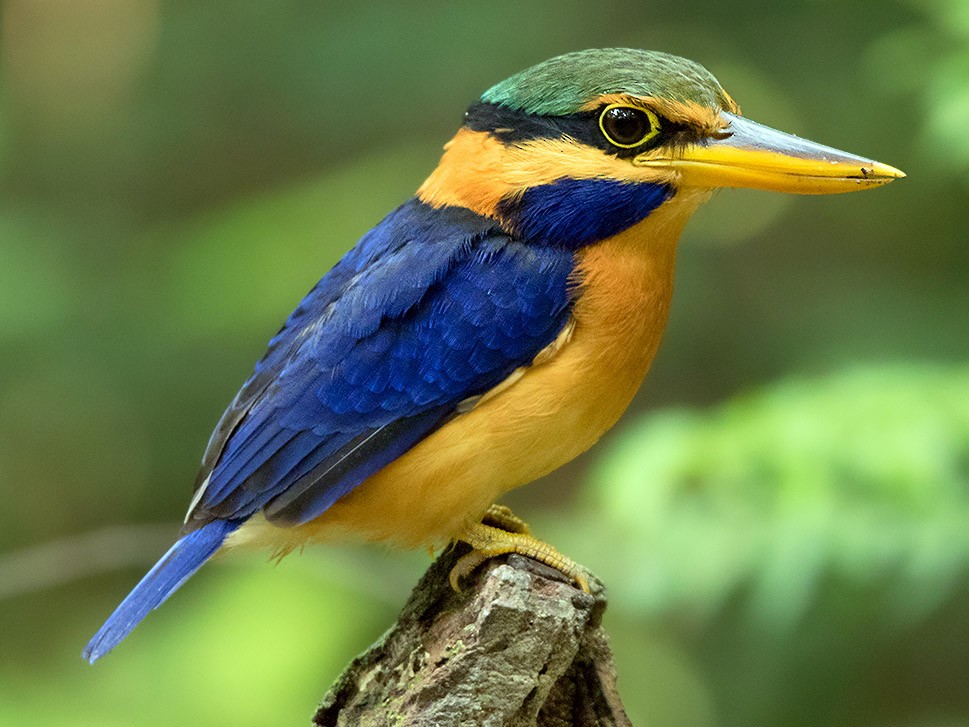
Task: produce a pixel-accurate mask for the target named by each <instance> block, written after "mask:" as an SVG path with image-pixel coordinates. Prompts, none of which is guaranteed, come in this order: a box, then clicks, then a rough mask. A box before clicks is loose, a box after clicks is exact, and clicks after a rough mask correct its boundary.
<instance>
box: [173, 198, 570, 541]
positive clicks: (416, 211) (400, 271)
mask: <svg viewBox="0 0 969 727" xmlns="http://www.w3.org/2000/svg"><path fill="white" fill-rule="evenodd" d="M573 265H574V261H573V255H572V252H571V251H570V250H567V249H565V248H558V247H554V246H549V245H529V244H527V243H526V242H523V241H521V240H515V239H513V238H511V237H509V236H508V235H507V233H505V232H503V231H502V230H501V229H500V228H498V227H497V226H496V225H495V223H494V221H493V220H489V219H487V218H484V217H481V216H479V215H476V214H474V213H473V212H470V211H469V210H466V209H461V208H453V207H451V208H442V209H434V208H431V207H429V206H427V205H425V204H423V203H422V202H420V201H418V200H416V199H415V200H411V201H410V202H408V203H407V204H405V205H403V206H402V207H400V208H399V209H397V210H396V211H395V212H393V213H391V214H390V215H389V216H388V217H387V218H386V219H385V220H384V221H383V222H382V223H381V224H380V225H378V226H377V227H375V228H374V229H373V230H372V231H371V232H370V233H368V234H367V235H366V236H365V237H364V238H363V239H362V240H361V241H360V243H359V244H358V245H357V246H356V247H355V248H354V249H353V250H351V251H350V252H349V253H348V254H347V255H346V256H345V257H344V258H343V260H341V261H340V263H338V264H337V265H336V266H335V267H334V268H333V269H332V270H331V271H330V272H329V273H328V274H327V275H326V276H325V277H324V278H323V279H322V280H321V281H320V283H319V284H318V285H317V286H316V287H315V288H314V289H313V290H312V291H311V292H310V293H309V295H307V296H306V298H305V299H304V300H303V302H302V303H301V304H300V306H299V307H298V308H297V309H296V311H294V312H293V314H292V315H291V316H290V318H289V320H288V321H287V322H286V325H285V326H284V327H283V328H282V330H281V331H280V332H279V333H278V334H277V335H276V336H275V337H274V338H273V340H272V341H271V342H270V346H269V350H268V352H267V353H266V355H265V357H264V358H263V359H262V360H261V361H260V362H259V364H258V365H257V366H256V370H255V372H254V374H253V376H252V378H250V380H249V381H248V382H246V384H245V385H244V386H243V388H242V390H241V391H240V392H239V394H238V396H237V397H236V399H235V401H233V403H232V405H231V406H230V407H229V409H228V411H227V412H226V413H225V415H224V416H223V419H222V421H221V422H220V424H219V426H218V427H217V428H216V431H215V433H214V434H213V438H212V440H211V441H210V443H209V448H208V450H207V452H206V455H205V457H204V458H203V466H202V470H201V473H200V476H199V487H200V488H204V489H201V491H200V492H198V493H197V500H198V502H197V506H196V507H195V508H194V510H193V511H192V512H191V519H190V521H189V523H188V527H189V528H193V527H198V526H200V525H202V524H204V523H205V522H210V521H212V520H214V519H223V520H239V519H244V518H246V517H249V516H250V515H252V514H253V513H255V512H256V511H258V510H260V509H261V510H263V511H264V512H265V514H266V516H267V517H268V518H269V519H271V520H276V521H279V522H285V523H301V522H306V521H308V520H311V519H313V518H315V517H317V516H319V515H320V514H321V513H323V512H324V511H325V510H326V509H327V508H328V507H329V506H330V505H332V504H333V502H335V501H336V500H337V498H339V497H340V496H342V495H344V494H346V493H347V492H349V491H350V490H351V489H353V488H354V487H355V486H356V485H358V484H359V483H360V482H362V481H363V480H364V479H366V478H367V477H368V476H370V475H371V474H373V473H374V472H376V471H378V470H379V469H381V468H382V467H384V466H385V465H386V464H388V463H389V462H391V461H393V460H394V459H395V458H397V457H399V456H400V455H401V454H403V453H404V452H406V451H407V450H408V449H410V448H411V447H412V446H414V445H415V444H416V443H417V442H419V441H420V440H421V439H422V438H423V437H425V436H427V435H428V434H429V433H430V432H432V431H433V430H434V429H436V428H437V427H439V426H441V425H442V423H444V422H446V421H447V419H448V418H449V417H451V416H452V415H453V414H454V412H455V409H456V407H457V405H458V404H459V403H460V402H461V401H463V400H465V399H467V398H469V397H473V396H476V395H480V394H483V393H485V392H487V391H488V390H489V389H491V388H493V387H494V386H496V385H497V384H498V383H500V382H501V381H502V380H503V379H504V378H505V377H507V376H508V375H509V374H510V373H511V372H512V371H514V370H515V369H516V368H518V367H519V366H524V365H527V364H529V363H530V362H531V361H532V359H533V358H534V357H535V355H536V354H537V353H538V352H539V351H541V350H542V349H543V348H544V347H545V346H547V345H548V344H549V343H551V342H552V341H553V340H554V339H555V337H556V336H557V335H558V333H559V332H560V331H561V330H562V328H563V326H564V325H565V323H566V322H567V319H568V316H569V309H570V285H569V276H570V274H571V273H572V270H573ZM401 486H402V487H405V486H406V483H401Z"/></svg>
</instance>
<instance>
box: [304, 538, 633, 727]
mask: <svg viewBox="0 0 969 727" xmlns="http://www.w3.org/2000/svg"><path fill="white" fill-rule="evenodd" d="M462 552H464V551H462V550H457V551H456V552H455V551H452V552H448V553H445V554H444V555H442V556H441V557H440V558H439V559H438V560H437V561H436V562H435V563H434V564H433V565H432V566H431V567H430V569H429V570H428V571H427V573H426V574H425V575H424V577H423V578H422V579H421V581H420V583H418V585H417V587H416V588H415V589H414V592H413V593H412V594H411V597H410V599H409V600H408V602H407V604H406V605H405V606H404V609H403V611H402V612H401V614H400V617H399V618H398V620H397V623H396V624H395V625H394V626H393V627H392V628H391V629H390V630H389V631H388V632H387V633H386V634H384V636H383V637H381V639H380V640H379V641H378V642H377V643H375V644H374V645H373V646H372V647H371V648H370V649H369V650H368V651H367V652H366V653H364V654H363V655H361V656H359V657H357V659H355V660H354V661H353V662H352V663H351V664H350V665H349V666H348V667H347V669H346V671H344V673H343V675H342V676H341V677H340V678H339V679H338V680H337V681H336V683H335V684H334V685H333V687H332V688H331V689H330V691H329V692H328V693H327V694H326V696H325V697H324V698H323V702H322V704H321V705H320V708H319V710H318V711H317V713H316V715H315V716H314V719H313V723H314V724H315V725H318V726H320V727H324V726H325V727H330V726H331V725H364V726H366V725H381V726H383V725H430V726H433V727H448V726H450V725H513V726H514V727H525V726H526V725H528V726H531V725H539V726H541V727H560V726H561V727H565V726H566V725H579V726H580V727H586V726H592V725H610V726H612V725H615V726H619V725H628V724H630V723H629V719H628V717H627V716H626V713H625V711H624V710H623V707H622V703H621V701H620V699H619V695H618V692H617V691H616V673H615V669H614V668H613V663H612V652H611V651H610V648H609V642H608V639H607V637H606V634H605V633H604V632H603V630H602V627H601V625H600V622H601V619H602V613H603V611H604V610H605V606H606V599H605V590H604V588H603V587H602V584H601V583H600V582H599V581H598V580H597V579H596V578H594V577H592V578H591V579H590V584H591V589H592V595H589V594H586V593H583V592H582V591H580V590H578V589H577V588H575V587H574V586H573V585H571V584H569V583H565V582H563V579H562V577H561V575H560V574H559V573H558V572H557V571H552V570H551V569H549V568H546V567H545V566H542V565H540V564H538V563H535V562H534V561H531V560H528V559H526V558H521V557H519V556H510V557H508V558H499V559H494V560H492V561H489V562H488V563H486V564H485V565H483V566H482V567H481V568H480V569H479V571H478V572H477V573H476V574H475V576H474V577H472V578H470V579H469V580H468V582H466V583H465V584H464V590H463V591H462V592H461V593H455V592H454V591H453V590H452V589H451V587H450V585H449V584H448V580H447V576H448V573H449V572H450V569H451V567H452V566H453V565H454V562H455V561H456V559H457V557H459V556H460V555H461V553H462Z"/></svg>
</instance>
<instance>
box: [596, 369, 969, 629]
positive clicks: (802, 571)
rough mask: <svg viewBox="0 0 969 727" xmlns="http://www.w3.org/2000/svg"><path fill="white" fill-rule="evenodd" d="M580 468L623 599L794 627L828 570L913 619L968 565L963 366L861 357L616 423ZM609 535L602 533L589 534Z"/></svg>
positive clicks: (968, 400) (903, 619)
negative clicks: (732, 395)
mask: <svg viewBox="0 0 969 727" xmlns="http://www.w3.org/2000/svg"><path fill="white" fill-rule="evenodd" d="M591 480H592V481H594V482H595V487H594V488H593V489H590V491H589V493H590V497H591V498H592V499H593V502H592V503H591V504H590V506H591V507H594V508H596V509H599V510H601V512H602V521H603V522H604V523H605V524H606V525H607V527H609V528H610V531H611V532H616V533H618V535H619V538H620V539H621V540H622V541H623V542H624V543H625V546H624V547H623V548H622V549H621V550H620V551H619V552H618V553H612V555H611V557H610V558H608V559H603V562H605V563H606V565H605V566H604V567H605V568H607V569H608V570H609V572H611V573H612V574H613V577H614V578H615V579H617V580H619V579H621V580H622V582H623V585H624V588H623V589H622V591H621V593H618V594H617V595H616V599H617V602H619V603H622V604H623V607H624V608H635V609H638V610H641V611H643V612H645V613H650V614H653V615H656V614H672V613H679V614H691V613H692V615H693V616H694V617H696V618H701V619H709V618H711V617H712V616H714V615H715V614H716V613H717V612H719V611H721V610H722V609H724V608H725V607H726V606H727V605H728V604H730V603H731V599H732V598H734V597H736V596H737V595H738V594H741V593H742V594H744V595H743V598H744V600H745V602H746V605H747V607H748V608H750V609H751V614H750V617H751V618H752V619H755V620H757V621H759V622H761V623H763V624H765V625H773V626H776V627H783V628H791V627H795V626H796V625H797V623H798V622H799V621H800V619H801V618H803V616H804V614H805V612H806V611H807V610H808V609H809V608H810V606H811V605H812V603H813V602H815V601H816V599H817V598H818V597H819V592H820V590H821V588H822V587H823V586H824V585H825V584H826V583H828V582H830V581H835V582H839V583H841V584H852V587H855V588H864V589H873V590H876V591H878V592H879V593H880V594H881V598H882V604H881V605H882V612H883V614H884V615H885V616H889V617H891V618H892V619H893V622H894V623H896V624H898V625H901V624H903V623H908V622H911V621H919V620H922V619H924V618H926V616H927V615H928V614H930V613H931V612H933V610H935V609H937V608H938V607H939V605H940V603H942V602H944V601H945V600H946V599H947V598H950V597H951V596H952V594H953V591H954V590H955V589H956V588H957V587H958V586H960V585H961V584H962V582H963V580H964V578H965V576H966V575H967V574H969V531H967V530H966V527H965V524H966V523H967V522H969V370H967V369H962V368H960V369H949V370H947V369H940V368H925V367H921V368H920V367H898V368H876V369H859V370H855V371H853V372H850V373H847V374H843V375H841V376H838V377H835V378H832V379H829V380H823V381H819V382H809V381H804V380H799V381H792V382H789V383H785V384H783V385H779V386H775V387H772V388H770V389H765V390H763V391H761V392H758V393H756V394H751V395H749V396H746V397H742V398H740V399H737V400H734V401H731V402H729V403H727V404H724V405H723V406H721V407H718V408H717V409H715V410H713V411H671V412H665V413H660V414H657V415H654V416H651V417H648V418H647V419H646V420H645V421H643V422H641V423H639V424H638V425H636V426H635V427H631V428H629V429H627V430H626V431H625V432H624V433H623V435H622V436H621V437H620V438H619V440H618V441H617V442H614V443H613V445H612V446H611V448H610V450H609V451H608V452H607V454H606V456H605V458H604V460H603V463H602V465H601V466H600V467H599V468H598V470H597V472H595V473H594V474H593V475H592V477H591ZM599 542H600V543H603V544H605V543H606V542H608V539H599Z"/></svg>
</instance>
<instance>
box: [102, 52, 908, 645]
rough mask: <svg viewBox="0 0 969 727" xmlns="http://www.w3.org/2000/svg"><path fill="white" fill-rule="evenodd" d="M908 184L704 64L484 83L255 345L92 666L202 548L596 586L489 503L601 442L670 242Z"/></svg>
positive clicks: (646, 362)
mask: <svg viewBox="0 0 969 727" xmlns="http://www.w3.org/2000/svg"><path fill="white" fill-rule="evenodd" d="M903 176H905V175H904V174H903V173H902V172H901V171H899V170H898V169H895V168H894V167H891V166H888V165H886V164H881V163H878V162H875V161H872V160H870V159H868V158H867V157H858V156H854V155H852V154H847V153H845V152H841V151H838V150H836V149H832V148H830V147H826V146H821V145H819V144H815V143H813V142H810V141H807V140H804V139H800V138H798V137H796V136H791V135H788V134H785V133H782V132H779V131H775V130H773V129H771V128H769V127H766V126H762V125H760V124H757V123H755V122H753V121H750V120H749V119H747V118H745V117H743V116H742V115H741V112H740V109H739V107H738V106H737V104H736V103H735V102H734V101H733V99H732V98H731V97H730V96H729V95H728V94H727V92H726V91H724V90H723V88H722V87H721V86H720V84H719V83H718V82H717V80H716V79H715V78H714V77H713V75H711V74H710V72H709V71H707V70H706V69H705V68H703V67H702V66H700V65H699V64H697V63H695V62H693V61H690V60H687V59H684V58H679V57H676V56H672V55H668V54H665V53H659V52H653V51H645V50H637V49H629V48H611V49H592V50H583V51H578V52H573V53H568V54H565V55H561V56H558V57H555V58H552V59H550V60H547V61H544V62H542V63H539V64H538V65H536V66H533V67H531V68H529V69H527V70H525V71H522V72H520V73H518V74H516V75H514V76H511V77H510V78H508V79H506V80H504V81H502V82H501V83H499V84H497V85H495V86H493V87H492V88H490V89H489V90H487V91H485V93H484V94H483V95H482V96H481V97H480V98H479V99H478V100H477V101H475V102H474V103H472V104H471V106H470V107H469V108H468V109H467V111H466V112H465V114H464V120H463V123H462V125H461V127H460V128H459V129H458V131H457V133H456V135H455V136H454V137H453V138H452V139H451V141H449V142H448V143H447V145H446V146H445V147H444V154H443V156H442V157H441V160H440V163H439V164H438V166H437V168H436V169H434V171H433V172H432V173H431V175H430V176H429V177H428V178H427V180H426V181H425V182H424V183H423V184H422V185H421V186H420V188H419V189H418V190H417V193H416V195H415V196H414V197H413V198H411V199H410V200H408V201H406V202H404V203H403V204H402V205H401V206H400V207H398V208H397V209H396V210H394V211H393V212H391V213H390V214H389V215H387V217H385V218H384V219H383V220H382V221H381V222H379V223H378V224H377V225H376V226H375V227H374V228H373V229H372V230H370V231H369V232H368V233H367V234H365V235H364V236H363V237H362V238H361V239H360V241H359V242H358V243H357V244H356V246H354V247H353V248H352V249H351V250H350V251H349V252H348V253H347V254H346V255H345V256H344V257H343V258H342V259H341V260H340V261H339V262H338V263H337V264H336V265H335V266H334V267H333V268H332V269H331V270H330V271H329V272H328V273H326V275H324V276H323V278H322V279H321V280H320V282H319V283H318V284H317V285H316V286H315V287H314V288H313V289H312V290H311V291H310V292H309V293H308V294H307V295H306V297H305V298H304V299H303V300H302V302H301V303H300V304H299V306H298V307H297V308H296V310H295V311H293V313H292V314H291V315H290V316H289V318H288V319H287V321H286V323H285V324H284V325H283V327H282V328H281V329H280V331H279V332H278V333H277V334H276V336H275V337H274V338H272V340H271V341H270V342H269V347H268V350H267V351H266V353H265V355H264V356H263V357H262V359H261V360H260V361H259V362H258V363H257V364H256V366H255V370H254V372H253V374H252V375H251V377H250V378H249V379H248V380H247V381H246V382H245V384H244V385H243V386H242V388H241V390H240V391H239V393H238V394H237V395H236V397H235V399H233V401H232V403H231V404H230V405H229V407H228V409H227V410H226V411H225V413H224V414H223V416H222V419H221V420H220V421H219V423H218V425H217V426H216V428H215V431H214V433H213V434H212V437H211V439H210V440H209V443H208V447H207V449H206V451H205V454H204V456H203V459H202V465H201V469H200V472H199V475H198V478H197V481H196V485H195V491H194V497H192V500H191V504H190V506H189V509H188V514H187V515H186V517H185V524H184V528H183V533H182V535H181V537H180V538H179V539H178V541H177V542H176V543H175V544H174V545H173V546H172V548H171V549H170V550H169V551H168V552H167V553H166V554H165V555H164V556H163V557H162V558H161V560H159V561H158V563H157V564H156V565H155V566H154V567H153V568H152V569H151V570H150V571H149V572H148V574H147V575H146V576H145V577H144V578H143V579H142V580H141V582H139V583H138V585H137V586H135V588H134V590H132V591H131V593H130V594H129V595H128V596H127V597H126V598H125V599H124V601H122V603H121V604H120V605H119V606H118V607H117V609H116V610H115V611H114V613H113V614H112V615H111V616H110V617H109V618H108V620H107V621H106V622H105V624H104V625H103V626H102V627H101V629H100V630H99V631H98V632H97V634H96V635H95V636H94V637H93V638H92V639H91V641H90V642H89V643H88V645H87V647H86V648H85V649H84V654H83V655H84V657H85V658H86V659H87V660H89V661H90V662H91V663H93V662H95V661H96V660H97V659H99V658H100V657H102V656H103V655H104V654H106V653H107V652H109V651H110V650H111V649H113V648H114V647H115V646H117V645H118V643H120V642H121V641H122V640H123V639H124V638H125V637H127V636H128V634H129V633H130V632H131V630H132V629H133V628H134V627H135V626H136V625H137V624H138V623H139V622H140V621H141V620H142V619H143V618H144V617H145V616H146V615H147V614H148V613H149V612H150V611H151V610H153V609H155V608H157V607H158V606H159V605H160V604H161V603H162V602H163V601H164V600H165V599H166V598H168V596H169V595H171V594H172V592H174V591H175V590H176V589H177V588H178V587H179V586H180V585H181V584H182V583H184V582H185V580H186V579H188V578H189V577H190V576H191V575H192V574H193V573H195V571H196V570H198V568H199V567H200V566H201V565H202V564H203V563H205V561H207V560H208V559H209V558H210V557H212V556H213V555H214V554H215V553H216V552H217V551H219V550H220V549H223V548H229V547H233V546H237V545H244V544H255V545H260V544H262V545H268V546H270V547H272V548H274V549H275V551H276V552H277V553H281V554H284V553H286V552H288V551H290V550H292V549H294V548H297V547H299V546H301V545H303V544H305V543H311V542H327V541H334V540H345V539H357V540H365V541H383V542H388V543H392V544H395V545H398V546H403V547H419V546H427V547H430V548H436V547H440V546H442V545H446V544H448V543H450V542H454V541H463V542H465V543H468V544H469V545H470V546H471V548H472V550H471V551H470V552H469V553H468V554H467V555H465V556H463V557H462V558H461V559H460V560H459V561H458V564H457V565H456V566H455V568H454V570H453V571H452V573H451V581H452V585H455V586H457V584H458V582H459V580H460V579H461V578H463V577H465V576H466V575H468V574H469V573H471V571H472V570H473V569H474V568H475V567H477V566H478V565H479V564H480V563H482V562H483V561H484V560H485V559H487V558H490V557H494V556H496V555H500V554H504V553H512V552H514V553H520V554H523V555H526V556H529V557H531V558H535V559H537V560H539V561H542V562H544V563H546V564H548V565H551V566H553V567H555V568H557V569H559V570H560V571H562V572H563V573H564V574H565V575H566V576H568V577H569V578H571V579H572V580H573V581H574V582H575V583H576V584H577V585H578V586H579V587H583V588H587V583H586V579H585V577H584V575H583V572H582V569H581V568H580V567H579V566H578V565H577V564H576V563H575V562H573V561H572V560H570V559H569V558H567V557H565V556H564V555H562V554H561V553H559V552H558V551H557V550H555V549H554V548H553V547H552V546H550V545H548V544H546V543H543V542H542V541H540V540H538V539H536V538H535V537H534V536H532V535H531V533H530V532H529V530H528V527H527V525H525V523H524V522H523V521H521V520H519V519H518V518H516V517H515V516H514V515H513V514H512V513H511V512H510V511H509V510H507V509H506V508H504V507H501V506H499V505H496V504H495V503H496V501H497V500H498V499H499V497H500V496H501V495H502V494H503V493H505V492H507V491H508V490H511V489H513V488H516V487H519V486H521V485H524V484H526V483H528V482H531V481H532V480H535V479H537V478H539V477H541V476H542V475H544V474H547V473H548V472H551V471H552V470H554V469H556V468H557V467H559V466H561V465H562V464H564V463H566V462H568V461H569V460H571V459H573V458H574V457H576V456H577V455H579V454H580V453H582V452H584V451H585V450H587V449H588V448H589V447H591V446H592V445H593V444H594V443H595V442H596V440H598V439H599V438H600V437H601V436H602V435H603V434H604V433H605V432H606V430H608V429H609V428H610V427H611V426H612V425H613V424H615V423H616V421H617V420H618V419H619V417H620V415H621V414H622V412H623V411H624V410H625V409H626V407H627V406H628V405H629V403H630V401H631V400H632V398H633V395H634V394H635V393H636V390H637V389H638V387H639V385H640V383H641V381H642V380H643V378H644V376H645V375H646V372H647V370H648V369H649V366H650V364H651V362H652V360H653V357H654V355H655V354H656V350H657V347H658V346H659V343H660V338H661V336H662V333H663V329H664V326H665V324H666V319H667V313H668V311H669V307H670V298H671V294H672V290H673V268H674V261H675V255H676V246H677V240H678V238H679V236H680V232H681V231H682V229H683V226H684V225H685V224H686V221H687V220H688V219H689V217H690V216H691V215H692V214H693V213H694V212H695V211H696V209H697V207H698V206H699V205H700V204H701V203H703V202H704V201H705V200H707V199H708V198H709V197H710V195H711V194H712V192H713V190H715V189H717V188H721V187H752V188H756V189H766V190H773V191H778V192H793V193H801V194H828V193H835V192H850V191H854V190H862V189H869V188H872V187H877V186H881V185H882V184H885V183H886V182H890V181H892V180H893V179H898V178H900V177H903Z"/></svg>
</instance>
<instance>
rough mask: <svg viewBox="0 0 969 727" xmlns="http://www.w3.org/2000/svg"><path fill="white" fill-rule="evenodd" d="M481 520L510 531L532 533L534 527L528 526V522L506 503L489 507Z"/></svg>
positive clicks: (520, 533) (523, 533) (486, 523)
mask: <svg viewBox="0 0 969 727" xmlns="http://www.w3.org/2000/svg"><path fill="white" fill-rule="evenodd" d="M481 522H482V523H483V524H485V525H491V526H492V527H494V528H498V529H499V530H504V531H506V532H509V533H518V534H519V535H531V534H532V529H531V528H530V527H528V523H526V522H525V521H524V520H522V519H521V518H520V517H518V516H517V515H516V514H515V513H513V512H512V511H511V508H510V507H508V506H506V505H498V504H495V505H492V506H491V507H489V508H488V512H486V513H485V514H484V517H483V518H481Z"/></svg>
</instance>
